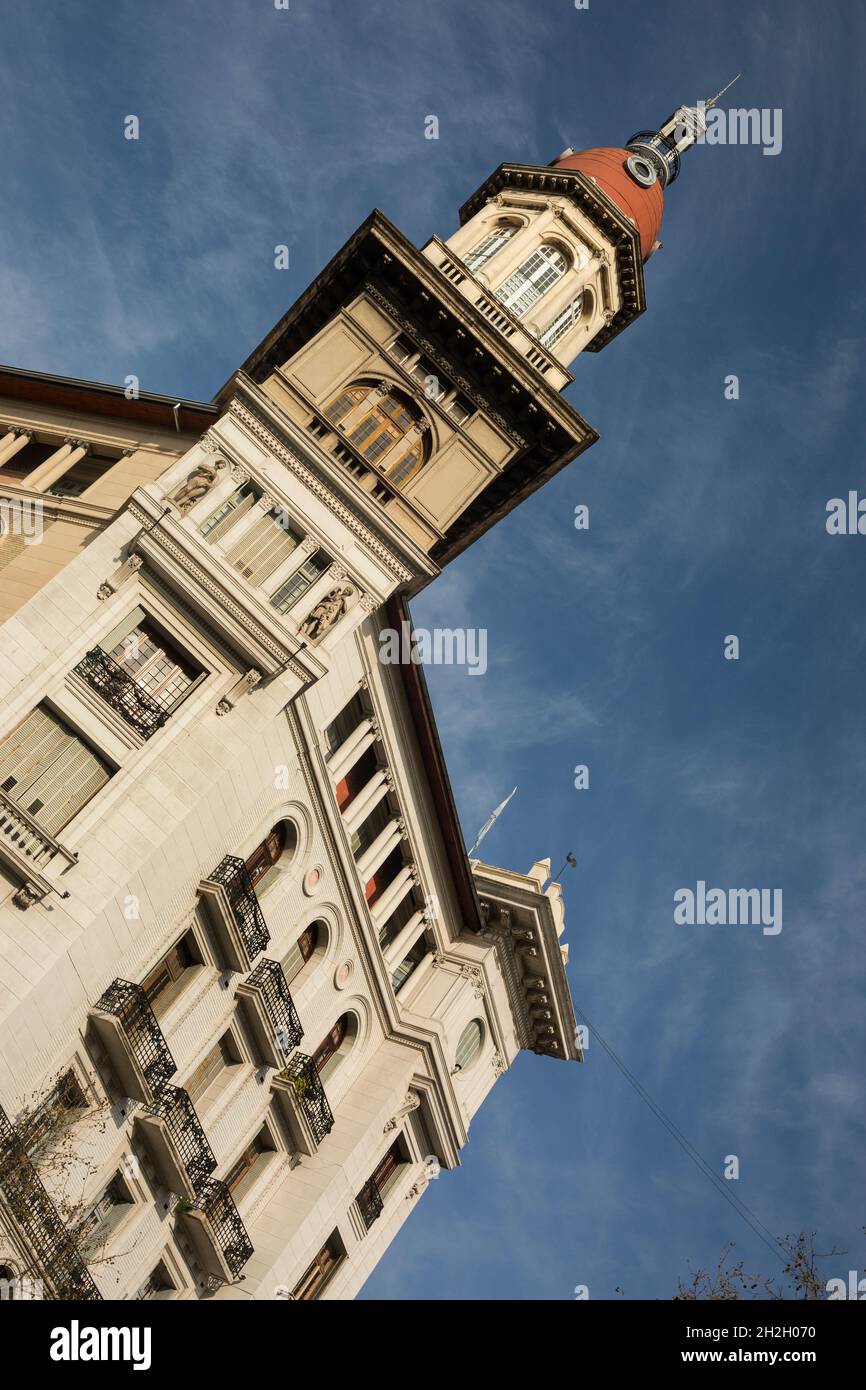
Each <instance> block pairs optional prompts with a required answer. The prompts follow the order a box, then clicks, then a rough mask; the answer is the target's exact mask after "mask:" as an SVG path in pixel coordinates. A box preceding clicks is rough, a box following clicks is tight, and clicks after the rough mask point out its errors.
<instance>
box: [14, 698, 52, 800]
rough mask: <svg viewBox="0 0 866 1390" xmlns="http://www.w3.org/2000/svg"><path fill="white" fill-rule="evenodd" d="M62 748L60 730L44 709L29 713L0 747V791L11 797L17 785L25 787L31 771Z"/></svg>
mask: <svg viewBox="0 0 866 1390" xmlns="http://www.w3.org/2000/svg"><path fill="white" fill-rule="evenodd" d="M62 746H63V731H62V729H61V727H60V725H59V724H58V722H57V721H56V720H54V719H52V718H51V717H50V716H49V715H48V714H46V713H45V711H44V710H41V709H35V710H33V712H32V713H31V714H29V715H28V716H27V718H26V719H25V720H24V723H23V724H20V725H19V726H18V728H17V729H15V730H13V732H12V733H11V734H9V736H8V737H7V738H6V739H5V740H4V742H3V743H2V744H0V788H3V790H5V791H8V792H10V793H11V794H12V795H13V796H14V795H15V794H16V791H17V789H18V787H19V786H26V785H27V784H28V782H29V780H30V778H31V776H32V774H33V771H34V769H35V768H38V767H39V766H40V764H41V763H42V762H43V761H44V760H45V759H46V758H47V759H49V760H50V759H51V757H52V756H53V755H54V754H55V753H56V752H57V751H59V749H60V748H61V747H62ZM7 782H8V783H11V785H9V786H7V785H6V784H7Z"/></svg>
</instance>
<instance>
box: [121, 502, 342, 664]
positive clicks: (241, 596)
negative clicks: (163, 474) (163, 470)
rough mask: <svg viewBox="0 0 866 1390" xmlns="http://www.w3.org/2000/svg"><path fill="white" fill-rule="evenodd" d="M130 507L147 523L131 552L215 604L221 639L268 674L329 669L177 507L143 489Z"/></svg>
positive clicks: (189, 594)
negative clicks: (211, 550)
mask: <svg viewBox="0 0 866 1390" xmlns="http://www.w3.org/2000/svg"><path fill="white" fill-rule="evenodd" d="M127 510H128V512H129V515H130V516H131V517H132V518H133V520H135V521H137V522H139V524H140V525H141V527H142V529H141V531H140V532H139V533H138V534H137V535H136V536H133V537H132V538H131V540H130V542H129V547H128V548H129V551H130V553H131V554H136V555H140V556H142V557H143V558H144V561H145V563H146V564H147V565H152V566H153V567H154V568H155V569H156V570H157V572H158V573H161V574H162V576H163V578H164V579H165V580H166V581H167V582H168V583H169V585H170V587H171V588H172V589H175V588H176V589H177V590H178V592H179V593H180V595H181V597H185V598H186V599H187V601H188V602H189V603H190V604H192V606H193V607H194V608H198V607H202V608H203V611H204V613H205V616H206V617H207V616H211V617H212V616H213V614H214V610H215V609H216V611H217V612H218V613H219V614H220V615H221V617H222V622H220V623H219V630H220V633H221V636H222V640H223V641H224V642H225V643H226V644H227V645H228V646H229V647H230V648H231V649H232V650H233V651H236V652H239V653H241V654H242V655H243V657H244V660H245V661H248V662H252V664H253V665H255V666H256V667H257V668H258V669H259V670H261V671H262V673H263V674H264V675H268V676H275V675H277V674H279V673H281V672H283V671H286V672H290V673H291V674H292V675H293V676H295V677H296V678H297V679H298V680H299V681H300V682H301V683H302V684H304V683H305V682H306V681H308V680H310V679H311V678H314V677H319V676H321V675H323V674H324V672H325V668H324V667H323V666H322V665H321V663H320V662H319V661H318V660H317V659H316V658H315V656H314V655H313V653H312V652H310V651H309V649H308V648H306V647H303V646H302V645H301V644H299V643H298V641H297V639H296V638H294V637H293V636H292V635H291V634H290V633H288V632H283V631H281V630H280V627H279V626H278V620H274V619H272V618H271V613H270V612H269V611H267V610H266V609H265V607H264V605H263V604H262V603H261V601H260V600H259V598H258V597H257V596H256V594H255V591H254V590H252V589H250V588H249V587H248V586H244V585H243V582H242V581H240V580H237V581H236V580H235V579H234V576H233V575H231V574H230V572H229V571H228V568H227V567H222V569H221V568H219V567H218V566H217V565H216V564H215V563H214V562H213V558H212V556H211V555H209V554H208V553H207V552H206V551H205V548H204V547H203V546H202V545H200V544H199V543H198V541H197V540H196V538H195V536H194V535H193V534H192V533H191V532H190V531H188V530H187V529H186V528H185V527H184V526H183V524H182V522H181V520H180V519H179V517H178V516H177V514H176V513H171V512H169V513H164V512H163V509H162V507H161V505H160V503H158V502H157V501H155V499H154V498H152V497H151V496H150V495H149V493H147V492H145V491H143V490H142V489H138V490H137V491H136V492H134V493H133V495H132V497H131V498H130V499H129V502H128V503H127ZM197 597H198V599H199V602H198V604H197V603H196V598H197Z"/></svg>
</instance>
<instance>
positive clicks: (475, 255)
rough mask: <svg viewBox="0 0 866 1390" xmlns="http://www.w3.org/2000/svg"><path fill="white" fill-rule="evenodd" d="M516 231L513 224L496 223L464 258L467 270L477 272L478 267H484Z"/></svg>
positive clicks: (516, 228)
mask: <svg viewBox="0 0 866 1390" xmlns="http://www.w3.org/2000/svg"><path fill="white" fill-rule="evenodd" d="M518 230H519V228H518V227H517V226H516V224H515V223H514V222H500V223H498V225H497V226H495V227H494V228H493V230H492V231H490V232H488V233H487V235H486V237H484V239H483V241H479V243H478V245H477V246H476V247H475V249H474V250H473V251H470V252H469V255H468V256H467V257H466V264H467V266H468V267H469V269H470V270H477V269H478V267H479V266H481V265H484V262H485V261H489V260H490V259H491V257H492V256H495V255H496V253H497V251H501V249H502V247H503V246H504V245H505V243H506V242H508V241H510V240H511V238H512V237H513V236H514V233H515V232H516V231H518Z"/></svg>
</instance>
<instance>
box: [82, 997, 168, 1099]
mask: <svg viewBox="0 0 866 1390" xmlns="http://www.w3.org/2000/svg"><path fill="white" fill-rule="evenodd" d="M90 1017H91V1019H92V1021H93V1024H94V1026H95V1027H96V1029H97V1032H98V1033H99V1034H100V1037H101V1038H102V1041H103V1043H104V1044H105V1047H106V1049H107V1051H108V1053H109V1057H110V1059H111V1061H112V1063H113V1065H114V1067H115V1070H116V1071H117V1073H118V1079H119V1080H120V1081H121V1084H122V1085H123V1087H124V1090H125V1092H126V1094H127V1095H128V1096H132V1097H133V1098H134V1099H136V1100H143V1101H146V1102H147V1103H148V1104H151V1103H152V1101H153V1100H154V1099H155V1097H157V1096H159V1095H160V1094H161V1092H162V1090H163V1087H164V1086H165V1085H166V1083H167V1082H168V1080H169V1078H170V1077H172V1076H173V1075H174V1073H175V1071H176V1070H177V1067H176V1065H175V1061H174V1058H173V1057H172V1055H171V1053H170V1052H169V1050H168V1045H167V1043H166V1041H165V1038H164V1037H163V1035H162V1029H161V1028H160V1026H159V1023H158V1022H157V1018H156V1015H155V1014H154V1012H153V1009H152V1008H151V1007H150V1003H149V1002H148V998H147V995H146V994H145V992H144V990H143V989H142V987H141V985H136V984H132V982H131V981H129V980H121V979H117V980H114V981H113V982H112V984H110V985H109V986H108V989H107V990H106V991H105V993H104V994H103V995H102V997H101V998H100V999H98V1000H97V1002H96V1004H95V1005H94V1007H93V1009H92V1010H91V1014H90Z"/></svg>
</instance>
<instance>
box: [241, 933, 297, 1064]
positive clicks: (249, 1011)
mask: <svg viewBox="0 0 866 1390" xmlns="http://www.w3.org/2000/svg"><path fill="white" fill-rule="evenodd" d="M237 997H238V999H239V1000H240V1002H241V1006H242V1008H243V1010H244V1014H245V1016H246V1018H247V1021H248V1023H249V1025H250V1029H251V1031H252V1033H253V1034H254V1036H255V1039H256V1042H257V1044H258V1047H259V1051H260V1054H261V1056H262V1057H263V1058H264V1059H265V1061H266V1062H267V1063H268V1065H269V1066H271V1067H284V1066H285V1065H286V1062H287V1060H288V1058H289V1055H290V1054H291V1053H292V1052H293V1051H294V1049H295V1048H296V1047H297V1045H298V1043H299V1042H300V1041H301V1038H302V1037H303V1036H304V1030H303V1028H302V1027H301V1022H300V1019H299V1018H298V1012H297V1009H296V1008H295V1005H294V1003H293V1001H292V996H291V994H290V993H289V986H288V985H287V984H286V977H285V975H284V974H283V967H282V966H281V965H280V963H279V961H276V960H268V959H267V957H265V958H264V959H263V960H260V961H259V963H258V965H257V966H256V968H255V970H254V971H253V973H252V974H251V975H249V976H248V977H247V979H246V980H242V981H241V983H240V984H239V985H238V987H237Z"/></svg>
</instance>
